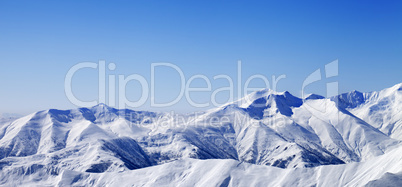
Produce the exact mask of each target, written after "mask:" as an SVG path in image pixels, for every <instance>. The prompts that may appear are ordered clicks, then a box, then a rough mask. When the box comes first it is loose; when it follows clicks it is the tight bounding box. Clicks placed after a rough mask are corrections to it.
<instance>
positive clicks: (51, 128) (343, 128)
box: [0, 84, 402, 186]
mask: <svg viewBox="0 0 402 187" xmlns="http://www.w3.org/2000/svg"><path fill="white" fill-rule="evenodd" d="M401 128H402V84H398V85H395V86H393V87H391V88H388V89H384V90H382V91H379V92H371V93H360V92H358V91H353V92H350V93H345V94H341V95H338V96H336V97H332V98H324V97H322V96H318V95H314V94H312V95H309V96H308V97H306V98H305V99H301V98H298V97H295V96H293V95H291V94H290V93H289V92H275V91H272V90H269V89H266V90H261V91H257V92H254V93H251V94H250V95H248V96H246V97H244V98H242V99H240V100H238V101H235V102H232V103H228V104H226V105H223V106H222V107H218V108H214V109H211V110H208V111H206V112H204V113H202V114H200V115H178V116H172V115H170V114H169V113H155V112H146V111H133V110H128V109H115V108H112V107H109V106H107V105H105V104H99V105H97V106H94V107H91V108H79V109H72V110H56V109H50V110H46V111H40V112H37V113H34V114H30V115H28V116H25V117H22V118H19V119H17V120H15V121H13V122H10V123H5V124H4V125H2V126H0V169H1V172H0V185H13V184H25V185H29V184H33V183H34V182H35V181H38V180H42V181H41V183H40V184H42V185H84V184H92V185H117V184H122V183H123V184H138V185H140V186H141V184H144V185H150V184H151V183H153V184H154V185H157V184H163V183H167V182H168V183H172V184H177V185H179V184H182V185H186V184H188V185H205V184H212V185H213V184H216V185H217V186H219V185H223V186H227V185H229V186H238V185H242V184H246V183H247V181H249V182H250V184H261V185H281V186H292V185H300V186H306V185H309V186H311V185H327V184H332V183H331V182H333V184H338V185H352V186H353V185H355V184H360V183H361V182H362V181H367V182H368V181H370V180H377V179H379V180H378V181H380V182H381V180H380V179H381V177H387V176H389V175H385V173H386V172H391V173H397V172H402V165H401V164H402V163H401V162H402V161H401V157H400V154H398V153H400V151H401V148H400V146H401V141H400V140H401V139H402V129H401ZM387 160H391V161H394V162H395V165H392V164H390V163H387ZM257 165H260V166H257ZM380 166H381V168H382V169H380V170H378V171H371V170H373V168H375V167H380ZM281 168H285V169H281ZM168 170H171V172H170V171H169V172H168ZM369 170H370V171H369ZM259 172H260V173H259ZM263 172H264V173H267V174H263ZM268 174H269V175H268ZM331 175H333V176H335V177H337V178H339V179H340V180H339V181H333V179H331ZM346 175H351V176H346ZM383 175H384V176H383ZM129 176H142V178H139V177H135V178H133V179H128V178H129ZM311 176H313V177H311ZM392 176H393V175H392ZM16 179H20V180H16ZM122 179H124V180H122ZM268 179H269V180H268ZM378 181H377V183H378ZM150 182H151V183H150ZM367 182H366V183H367ZM373 184H374V183H373Z"/></svg>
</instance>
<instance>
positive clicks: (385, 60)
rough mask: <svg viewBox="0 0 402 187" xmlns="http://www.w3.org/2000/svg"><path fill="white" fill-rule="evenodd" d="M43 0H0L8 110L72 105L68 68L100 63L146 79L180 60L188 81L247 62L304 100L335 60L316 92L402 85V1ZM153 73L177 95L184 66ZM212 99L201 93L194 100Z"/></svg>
mask: <svg viewBox="0 0 402 187" xmlns="http://www.w3.org/2000/svg"><path fill="white" fill-rule="evenodd" d="M39 2H40V3H38V1H0V28H1V30H0V33H1V34H0V54H1V58H0V64H1V68H0V75H1V76H0V78H1V79H0V86H1V92H0V113H4V112H11V113H22V114H26V113H30V112H34V111H37V110H44V109H48V108H59V109H68V108H74V107H75V106H74V105H73V104H71V102H70V101H69V100H68V99H67V98H66V96H65V93H64V78H65V75H66V73H67V71H68V70H69V69H70V68H71V67H72V66H74V65H75V64H77V63H80V62H98V61H99V60H105V61H106V63H110V62H113V63H115V64H116V69H115V70H114V71H108V75H116V76H117V75H119V74H122V75H126V76H127V75H130V74H139V75H141V76H143V77H145V78H146V79H147V81H149V79H150V67H151V63H154V62H170V63H173V64H175V65H177V66H178V67H180V69H181V70H182V71H183V72H184V74H185V77H186V78H187V79H188V78H190V77H191V76H192V75H195V74H203V75H205V76H207V77H208V78H210V79H212V77H213V76H215V75H218V74H226V75H229V76H231V77H236V73H237V61H238V60H241V61H242V76H243V79H242V82H243V83H244V81H245V80H246V78H247V77H249V76H251V75H254V74H262V75H264V76H266V77H267V78H269V80H270V81H272V80H271V76H272V75H275V76H279V75H282V74H285V75H286V78H285V79H283V80H281V81H280V82H279V83H278V87H277V90H278V91H285V90H288V91H290V92H291V93H293V94H294V95H297V96H300V89H301V85H302V82H303V80H304V79H305V78H306V77H307V76H308V75H309V74H310V73H312V72H313V71H315V70H316V69H318V68H324V65H325V64H327V63H329V62H331V61H333V60H336V59H338V60H339V75H338V76H337V77H333V78H330V79H328V80H323V81H320V82H318V83H316V84H315V85H313V86H311V87H309V91H310V92H315V93H318V94H322V95H325V93H326V89H325V84H326V83H327V82H328V81H330V82H331V81H338V82H339V91H340V92H348V91H351V90H354V89H356V90H359V91H374V90H381V89H383V88H386V87H390V86H393V85H394V84H397V83H400V82H402V77H401V75H402V55H401V54H402V34H401V33H402V2H400V1H386V2H381V1H364V2H363V1H362V2H358V1H355V2H349V1H331V2H329V1H271V2H264V1H219V2H218V1H136V2H131V1H114V2H113V3H112V2H106V1H73V2H67V1H65V2H54V1H39ZM155 80H156V89H155V90H156V94H155V99H157V100H158V101H160V102H165V101H169V100H172V98H174V97H175V95H177V92H178V90H179V85H178V84H177V81H178V75H177V73H175V72H174V71H172V70H171V69H170V70H169V69H167V68H166V69H161V70H160V71H159V72H157V76H156V78H155ZM97 81H98V80H97V72H96V70H89V69H88V70H82V71H80V72H78V73H77V75H76V76H75V77H74V79H73V90H74V93H75V94H76V96H77V97H79V98H81V99H87V100H93V99H96V98H97V94H98V92H97V89H98V86H97ZM204 84H205V83H203V82H202V81H198V82H197V81H195V82H194V84H193V86H203V85H204ZM235 84H237V83H236V82H235ZM251 85H253V86H255V87H259V86H263V82H262V81H261V80H255V81H253V82H252V84H251ZM138 86H139V85H138V84H137V83H135V82H133V83H130V84H128V85H127V95H128V98H129V99H132V100H135V99H137V98H138V97H139V93H140V91H139V89H138ZM222 86H227V83H226V82H225V81H219V80H216V81H212V88H213V89H216V88H219V87H222ZM210 95H211V93H210V92H209V93H196V94H194V95H193V100H194V101H198V102H203V101H206V100H208V99H209V97H210ZM227 97H228V96H227V94H225V93H221V94H220V95H219V97H218V98H219V99H220V101H222V102H223V101H225V99H226V98H227ZM235 97H236V95H235ZM138 109H142V110H173V109H174V110H177V111H179V112H186V111H191V110H200V109H194V108H191V106H189V104H188V103H187V102H186V101H184V100H183V101H181V102H180V103H178V104H177V105H175V106H172V107H170V108H169V107H168V108H162V109H160V108H159V109H154V108H150V106H149V105H148V104H145V105H144V106H142V107H140V108H138Z"/></svg>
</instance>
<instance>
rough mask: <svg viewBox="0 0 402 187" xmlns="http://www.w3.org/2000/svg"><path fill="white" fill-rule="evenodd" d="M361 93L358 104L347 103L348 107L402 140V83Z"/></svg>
mask: <svg viewBox="0 0 402 187" xmlns="http://www.w3.org/2000/svg"><path fill="white" fill-rule="evenodd" d="M345 95H348V96H349V97H350V98H351V100H353V99H354V98H355V97H354V96H352V94H351V93H347V94H345ZM361 95H363V97H362V99H361V102H360V103H359V104H358V105H356V106H350V105H347V106H346V108H347V109H348V110H350V112H351V113H353V114H354V115H356V116H358V117H359V118H361V119H363V120H364V121H366V122H367V123H369V124H370V125H372V126H373V127H375V128H377V129H379V130H380V131H382V132H383V133H384V134H386V135H388V136H389V137H391V138H394V139H399V140H402V117H401V116H402V83H400V84H397V85H395V86H393V87H391V88H387V89H384V90H382V91H379V92H371V93H363V94H361Z"/></svg>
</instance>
